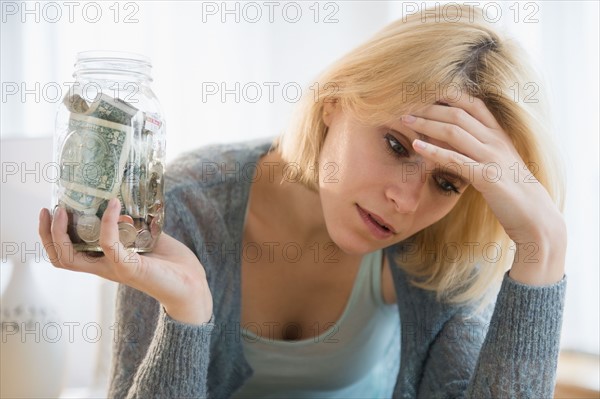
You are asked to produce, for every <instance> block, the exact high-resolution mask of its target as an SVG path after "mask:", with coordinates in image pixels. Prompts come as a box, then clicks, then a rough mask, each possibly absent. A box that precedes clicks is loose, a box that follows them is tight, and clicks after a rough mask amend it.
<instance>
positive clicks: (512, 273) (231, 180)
mask: <svg viewBox="0 0 600 399" xmlns="http://www.w3.org/2000/svg"><path fill="white" fill-rule="evenodd" d="M445 11H446V12H445V14H444V16H443V18H441V20H440V19H437V20H436V18H435V17H434V16H432V15H431V14H426V15H429V16H428V17H427V19H426V20H422V19H421V17H420V15H416V14H415V15H413V16H410V17H408V18H406V19H405V21H397V22H395V23H393V24H391V25H389V26H388V27H386V28H385V29H384V30H382V31H381V32H380V33H378V34H377V35H376V36H375V37H374V38H372V39H371V40H370V41H369V42H367V43H366V44H364V45H362V46H360V47H359V48H357V49H356V50H354V51H353V52H351V53H350V54H348V55H347V56H345V57H344V58H343V59H341V60H340V61H339V62H337V63H336V64H335V65H333V66H332V67H331V68H330V69H329V70H328V71H327V72H326V73H324V74H323V76H321V78H320V79H319V84H320V85H319V87H320V91H319V95H318V96H317V97H316V98H314V97H313V96H310V98H305V99H304V106H303V108H301V109H300V110H299V112H298V113H297V118H296V120H295V121H294V122H293V123H292V125H291V128H290V129H288V131H287V132H286V133H285V134H284V135H282V136H281V137H278V138H277V139H275V140H273V142H271V140H269V141H261V140H257V141H252V142H246V143H239V144H235V145H227V146H212V147H207V148H204V149H201V150H198V151H195V152H191V153H188V154H186V155H184V156H182V157H181V158H180V159H179V160H178V161H177V162H176V163H175V164H173V165H171V166H170V169H169V172H170V176H169V178H168V180H167V195H166V201H165V202H166V204H167V221H166V226H165V232H166V233H167V234H164V235H163V236H162V237H161V239H160V240H159V242H158V244H157V246H156V249H155V250H154V252H152V253H151V254H148V255H142V256H140V255H137V254H129V253H127V252H126V251H125V250H124V249H123V247H122V246H121V245H120V244H119V242H118V230H117V219H118V216H119V209H120V207H119V205H118V201H117V200H113V201H112V202H111V205H110V206H109V207H108V209H107V210H106V212H105V214H104V217H103V219H102V228H101V236H100V245H101V246H102V248H103V249H104V254H105V255H106V256H105V257H103V258H101V259H89V258H86V257H85V255H84V254H75V256H74V257H73V258H72V259H66V258H65V257H63V258H60V257H59V256H58V253H57V252H56V251H55V250H54V248H55V247H54V246H52V245H48V244H50V243H52V242H55V243H67V244H58V245H57V247H58V248H59V249H60V250H61V252H62V253H66V252H64V251H67V250H68V236H67V235H66V224H67V221H66V215H65V212H64V211H63V210H60V209H59V210H58V211H57V212H56V214H55V215H54V217H53V218H51V216H50V214H49V212H48V211H47V210H42V213H41V214H40V235H41V237H42V240H43V242H44V245H45V247H46V248H48V251H49V256H50V258H52V259H55V261H54V263H53V264H54V265H55V266H57V267H61V268H67V269H71V270H76V271H84V272H88V273H93V274H96V275H99V276H101V277H104V278H108V279H110V280H113V281H118V282H120V283H122V285H121V286H120V289H119V296H118V301H117V322H118V328H117V335H116V337H115V346H114V364H113V366H114V367H113V377H112V381H111V388H110V395H111V396H115V397H125V396H127V397H200V396H209V397H216V398H223V397H232V396H234V397H256V396H261V397H263V396H268V395H273V396H274V397H282V396H291V397H350V396H363V397H364V396H365V395H368V396H373V397H374V396H381V395H382V394H388V395H389V393H390V392H391V390H392V388H393V394H394V397H427V398H429V397H462V396H466V397H477V398H481V397H551V396H552V393H553V385H554V378H555V369H556V361H557V355H558V348H559V339H560V327H561V322H562V309H563V301H564V292H565V286H566V279H565V276H564V259H565V250H566V229H565V223H564V221H563V218H562V216H561V206H562V205H561V190H562V189H561V180H560V175H559V173H558V172H559V168H558V167H557V165H558V163H557V162H556V158H555V156H554V155H553V152H552V148H551V146H550V145H549V144H548V142H549V137H548V135H547V128H546V127H545V126H544V125H543V123H541V122H540V121H543V113H542V111H541V110H540V109H538V108H537V106H538V105H539V104H540V102H538V103H533V102H532V103H530V102H525V101H523V100H522V99H520V98H512V97H511V94H513V92H514V91H512V90H511V89H510V88H511V87H514V85H515V84H519V85H520V86H521V87H522V86H523V85H525V84H526V83H529V82H535V80H533V75H532V74H531V73H530V72H529V70H528V69H527V68H526V67H525V66H524V65H523V64H522V62H523V61H522V58H521V56H520V55H519V54H520V53H519V51H518V48H517V46H516V45H515V44H514V43H512V42H511V41H510V40H505V39H503V38H501V36H499V34H498V33H496V32H494V31H493V30H492V29H491V28H490V27H489V26H488V25H487V24H486V23H485V22H484V20H483V18H482V15H481V12H480V10H478V9H474V10H473V9H468V8H466V7H464V8H463V7H461V8H454V9H453V11H452V12H454V13H455V14H452V15H450V14H449V12H448V10H445ZM459 14H460V15H459ZM311 94H312V93H311ZM542 103H543V102H542ZM248 171H250V172H248ZM115 243H116V245H115ZM365 281H370V282H371V285H370V287H371V290H370V291H369V289H367V288H368V287H367V285H368V284H365ZM365 287H367V288H365ZM498 289H499V291H498ZM359 293H362V294H359ZM496 295H497V299H496V301H495V303H494V301H493V299H495V298H496ZM487 305H489V306H487ZM492 311H493V314H492ZM290 327H291V328H290ZM394 327H399V329H400V330H399V334H400V335H399V336H398V335H397V334H396V333H397V332H398V331H395V330H394ZM330 338H334V339H330ZM394 344H396V345H397V344H399V346H400V347H399V351H398V350H397V349H396V350H393V349H394V348H396V347H395V346H394ZM390 352H394V354H396V355H397V356H400V358H399V369H398V370H395V371H394V375H393V376H392V379H391V380H390V381H391V385H390V386H385V387H382V386H380V387H379V388H380V390H375V389H374V388H373V386H374V385H377V384H378V381H379V380H376V379H375V378H376V377H375V375H374V374H371V370H372V369H373V368H374V367H375V364H377V363H381V362H383V356H384V354H386V353H388V354H389V353H390ZM398 352H399V353H398ZM298 359H301V361H298ZM381 385H384V383H383V382H381ZM388 388H389V390H388V391H386V389H388Z"/></svg>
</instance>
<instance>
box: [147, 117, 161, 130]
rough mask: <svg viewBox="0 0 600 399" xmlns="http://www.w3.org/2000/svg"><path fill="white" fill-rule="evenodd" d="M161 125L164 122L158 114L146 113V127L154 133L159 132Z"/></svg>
mask: <svg viewBox="0 0 600 399" xmlns="http://www.w3.org/2000/svg"><path fill="white" fill-rule="evenodd" d="M161 126H162V122H161V121H160V119H158V115H156V114H146V123H145V124H144V129H146V130H149V131H151V132H152V133H158V132H159V131H160V127H161Z"/></svg>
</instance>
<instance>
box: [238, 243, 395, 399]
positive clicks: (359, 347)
mask: <svg viewBox="0 0 600 399" xmlns="http://www.w3.org/2000/svg"><path fill="white" fill-rule="evenodd" d="M382 256H383V251H382V250H378V251H375V252H372V253H370V254H367V255H365V256H364V257H363V259H362V261H361V265H360V269H359V272H358V275H357V277H356V281H355V283H354V286H353V288H352V293H351V294H350V298H349V300H348V303H347V304H346V307H345V309H344V312H343V313H342V316H341V317H340V319H339V320H338V321H337V322H336V323H335V324H334V325H333V326H331V327H330V328H328V329H327V330H326V331H325V332H323V333H322V334H321V335H319V336H317V337H314V338H308V339H304V340H300V341H283V340H272V339H265V338H263V337H261V336H258V335H256V334H255V333H253V332H252V331H251V329H250V330H247V329H245V328H242V343H243V349H244V356H245V357H246V359H247V361H248V363H249V364H250V366H251V367H252V369H253V370H254V375H253V376H252V377H251V378H250V379H248V381H246V383H245V384H244V386H242V388H240V390H239V391H237V392H236V393H235V394H234V395H233V398H285V397H287V398H345V399H346V398H384V397H386V398H387V397H391V396H392V391H393V388H394V384H395V382H396V376H397V375H398V368H399V358H400V336H399V334H400V328H399V327H400V321H399V314H398V305H396V304H394V305H388V304H386V303H384V302H383V297H382V294H381V262H382Z"/></svg>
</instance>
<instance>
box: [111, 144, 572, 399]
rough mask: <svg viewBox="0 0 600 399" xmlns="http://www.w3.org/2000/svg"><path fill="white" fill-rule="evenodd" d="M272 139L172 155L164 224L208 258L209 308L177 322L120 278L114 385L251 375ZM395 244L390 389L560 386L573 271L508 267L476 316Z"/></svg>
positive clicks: (215, 392) (208, 384)
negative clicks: (259, 182)
mask: <svg viewBox="0 0 600 399" xmlns="http://www.w3.org/2000/svg"><path fill="white" fill-rule="evenodd" d="M271 142H272V138H268V139H258V140H252V141H247V142H243V143H237V144H227V145H210V146H205V147H204V148H201V149H199V150H196V151H192V152H189V153H187V154H185V155H183V156H181V157H180V158H179V159H178V160H177V161H176V162H174V163H172V164H171V165H169V168H168V173H167V179H166V184H167V189H166V191H167V194H166V204H167V205H166V206H167V208H166V209H167V216H166V225H165V231H166V232H167V233H168V234H170V235H172V236H174V237H175V238H176V239H178V240H179V241H181V242H183V243H184V244H186V245H187V246H188V247H189V248H190V249H192V251H194V253H195V254H196V255H197V256H198V258H199V259H200V262H201V263H202V265H203V266H204V268H205V270H206V273H207V279H208V284H209V286H210V289H211V292H212V295H213V315H212V318H211V320H210V321H209V323H206V324H204V325H201V326H196V325H189V324H185V323H181V322H178V321H176V320H173V319H172V318H170V317H169V316H168V315H167V314H166V313H165V311H164V309H163V308H162V306H160V304H159V303H158V302H157V301H156V300H154V299H153V298H151V297H149V296H147V295H145V294H143V293H141V292H139V291H137V290H135V289H132V288H130V287H127V286H124V285H120V286H119V290H118V294H117V305H116V306H117V307H116V322H117V323H118V324H117V326H118V328H116V335H115V342H114V344H113V364H112V370H111V381H110V387H109V396H110V397H116V398H125V397H127V398H143V399H147V398H200V397H209V398H228V397H230V396H231V395H232V393H233V392H235V391H236V390H237V389H238V388H240V387H241V386H242V385H243V384H244V381H246V379H248V378H249V377H250V376H251V375H252V369H251V367H250V365H249V364H248V362H247V361H246V359H245V358H244V355H243V350H242V341H241V339H242V336H241V332H240V309H241V306H240V303H241V300H240V259H241V257H240V246H241V242H242V232H243V222H244V217H245V210H246V205H247V201H248V194H249V188H250V184H251V179H252V176H253V172H254V168H255V167H256V166H257V161H258V159H259V157H260V156H261V155H262V154H264V153H265V152H266V151H268V149H269V147H270V144H271ZM264 172H266V171H264ZM397 249H398V248H397V246H392V247H389V248H386V249H385V250H384V255H385V256H387V257H388V259H389V261H390V265H391V270H392V276H393V280H394V285H395V289H396V295H397V298H398V299H397V301H398V310H399V312H400V324H401V326H400V347H401V355H400V369H399V373H398V376H397V380H396V385H395V388H394V392H393V397H394V398H462V397H467V398H551V397H552V396H553V392H554V384H555V377H556V365H557V358H558V351H559V342H560V331H561V325H562V312H563V306H564V297H565V288H566V276H565V277H563V279H562V280H561V281H560V282H558V283H555V284H552V285H548V286H544V287H533V286H528V285H524V284H521V283H519V282H517V281H515V280H512V279H511V278H510V277H509V276H508V273H506V274H505V275H504V279H503V281H502V286H501V288H500V291H499V293H498V296H497V299H496V301H495V303H494V304H492V305H491V306H490V307H489V308H488V309H489V310H487V311H484V312H483V313H480V314H477V315H475V316H473V315H472V313H473V309H472V308H471V307H468V306H456V305H448V304H444V303H440V302H438V301H436V299H435V295H434V294H433V293H431V292H428V291H425V290H422V289H419V288H416V287H414V286H413V285H411V284H410V282H409V278H408V276H407V275H406V274H405V272H403V271H402V270H401V269H400V268H399V267H397V264H396V262H395V260H394V259H395V257H394V253H395V251H396V250H397ZM470 316H471V317H470Z"/></svg>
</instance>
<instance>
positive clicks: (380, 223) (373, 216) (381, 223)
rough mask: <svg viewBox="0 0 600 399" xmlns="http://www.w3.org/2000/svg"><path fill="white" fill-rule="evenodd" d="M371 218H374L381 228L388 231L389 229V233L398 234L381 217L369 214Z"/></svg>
mask: <svg viewBox="0 0 600 399" xmlns="http://www.w3.org/2000/svg"><path fill="white" fill-rule="evenodd" d="M367 213H368V214H369V216H370V217H371V218H373V219H374V220H375V221H376V222H377V223H378V224H379V225H380V226H383V227H385V228H386V229H388V230H389V231H391V232H392V233H394V234H396V230H394V228H393V227H392V226H391V225H390V224H389V223H386V222H385V220H383V219H382V218H381V217H380V216H377V215H375V214H374V213H369V212H367Z"/></svg>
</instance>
